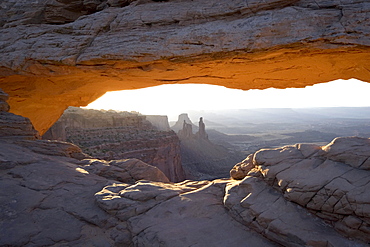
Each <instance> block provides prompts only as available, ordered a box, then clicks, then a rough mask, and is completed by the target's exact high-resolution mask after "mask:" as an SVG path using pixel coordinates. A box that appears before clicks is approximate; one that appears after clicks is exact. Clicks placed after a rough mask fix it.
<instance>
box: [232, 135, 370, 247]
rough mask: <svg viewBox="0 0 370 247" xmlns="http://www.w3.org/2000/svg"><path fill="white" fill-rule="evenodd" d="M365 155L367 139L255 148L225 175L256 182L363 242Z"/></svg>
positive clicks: (369, 228)
mask: <svg viewBox="0 0 370 247" xmlns="http://www.w3.org/2000/svg"><path fill="white" fill-rule="evenodd" d="M369 156H370V141H369V139H366V138H358V137H345V138H344V137H343V138H336V139H335V140H333V142H331V143H330V144H328V145H326V146H324V147H319V146H315V145H310V144H297V145H295V146H286V147H283V148H278V149H266V150H260V151H257V152H256V153H254V154H252V155H250V156H249V157H248V158H247V159H246V160H245V161H243V162H241V163H239V164H237V165H236V166H235V167H234V168H233V170H232V171H231V172H230V173H231V176H232V177H234V178H235V179H242V178H244V177H245V178H244V180H245V181H249V180H250V179H252V178H251V177H250V176H252V177H256V178H259V180H261V181H264V183H266V184H268V185H269V186H272V187H273V188H274V189H275V190H277V191H279V192H280V193H281V194H282V195H283V196H284V198H285V199H287V200H288V201H291V202H294V203H296V204H298V205H300V206H302V207H304V208H306V209H307V210H308V211H310V212H311V213H313V214H315V215H317V216H318V217H320V218H322V219H324V220H325V221H326V222H327V223H330V224H331V225H332V226H334V228H335V229H336V230H337V231H339V232H341V233H342V234H343V235H345V236H349V237H352V238H357V239H361V240H364V241H366V242H369V241H370V238H369V233H370V217H369V216H370V214H369V213H370V212H369V209H370V207H369V200H370V194H369V193H370V192H369V191H370V187H369V186H370V182H369V179H370V173H369V167H368V164H367V163H368V161H367V160H368V158H369ZM256 178H254V179H256ZM260 183H261V182H260ZM264 186H265V185H264ZM334 246H336V245H335V244H334Z"/></svg>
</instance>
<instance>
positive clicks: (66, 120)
mask: <svg viewBox="0 0 370 247" xmlns="http://www.w3.org/2000/svg"><path fill="white" fill-rule="evenodd" d="M147 119H150V120H151V121H148V120H147ZM164 121H167V117H165V116H149V117H148V118H147V116H144V115H141V114H139V113H135V112H115V111H98V110H91V109H81V108H77V107H70V108H68V109H67V110H66V111H65V112H64V114H63V115H62V117H61V118H60V119H59V120H58V121H57V122H56V123H55V124H54V125H53V126H52V127H51V128H50V129H49V130H48V131H47V132H46V133H45V134H44V135H43V139H49V140H59V141H68V142H71V143H73V144H76V145H77V146H79V147H80V148H81V149H82V151H83V152H84V153H86V154H89V155H91V156H93V157H95V158H98V159H102V160H107V161H109V160H121V159H128V158H136V159H139V160H141V161H144V162H145V163H148V164H150V165H152V166H155V167H157V168H159V169H160V170H161V171H162V172H163V173H164V174H165V175H166V176H167V177H168V178H169V179H170V181H172V182H180V181H183V180H184V179H185V174H184V171H183V168H182V165H181V151H180V141H179V138H178V137H177V135H176V133H175V132H173V131H171V130H170V129H169V124H168V122H167V124H165V123H164ZM152 123H154V125H157V126H159V127H160V128H162V129H165V131H164V130H158V128H157V127H154V126H153V124H152Z"/></svg>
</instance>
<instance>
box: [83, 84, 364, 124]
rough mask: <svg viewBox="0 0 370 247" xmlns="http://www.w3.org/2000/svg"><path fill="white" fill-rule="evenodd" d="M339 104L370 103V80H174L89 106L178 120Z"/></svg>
mask: <svg viewBox="0 0 370 247" xmlns="http://www.w3.org/2000/svg"><path fill="white" fill-rule="evenodd" d="M336 106H370V83H366V82H362V81H359V80H355V79H351V80H336V81H332V82H328V83H321V84H316V85H314V86H309V87H306V88H288V89H274V88H269V89H265V90H248V91H242V90H237V89H228V88H225V87H221V86H212V85H204V84H182V85H179V84H171V85H162V86H156V87H151V88H144V89H137V90H125V91H114V92H107V93H106V94H105V95H103V96H102V97H101V98H99V99H97V100H96V101H94V102H92V103H91V104H89V105H88V106H87V108H91V109H98V110H100V109H105V110H109V109H113V110H120V111H138V112H140V113H142V114H147V115H149V114H153V115H154V114H155V115H168V116H169V119H170V120H175V119H176V118H177V116H178V115H179V114H181V113H183V112H186V111H187V110H215V109H247V108H302V107H336Z"/></svg>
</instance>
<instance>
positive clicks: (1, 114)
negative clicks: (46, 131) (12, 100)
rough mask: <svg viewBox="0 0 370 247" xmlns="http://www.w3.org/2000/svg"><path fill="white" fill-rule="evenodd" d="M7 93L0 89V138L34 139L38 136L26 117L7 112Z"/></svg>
mask: <svg viewBox="0 0 370 247" xmlns="http://www.w3.org/2000/svg"><path fill="white" fill-rule="evenodd" d="M7 100H8V94H6V93H4V91H3V90H1V89H0V138H12V139H14V138H19V139H28V140H34V139H38V138H40V136H39V134H38V132H37V131H36V130H35V129H34V128H33V126H32V123H31V121H30V120H29V119H28V118H25V117H22V116H18V115H15V114H13V113H10V112H9V105H8V103H7V102H6V101H7Z"/></svg>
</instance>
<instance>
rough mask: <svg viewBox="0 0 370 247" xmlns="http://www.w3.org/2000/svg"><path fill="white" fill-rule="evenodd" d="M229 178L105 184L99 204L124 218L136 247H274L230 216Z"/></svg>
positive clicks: (98, 199)
mask: <svg viewBox="0 0 370 247" xmlns="http://www.w3.org/2000/svg"><path fill="white" fill-rule="evenodd" d="M226 182H227V181H221V180H219V181H214V182H208V181H203V182H190V181H184V182H183V183H178V184H163V183H149V182H145V181H143V182H138V183H137V184H135V185H132V186H127V185H115V186H107V187H105V188H104V190H102V191H101V192H99V193H97V194H96V198H97V202H98V205H99V206H100V207H102V208H103V209H104V210H106V211H107V212H109V213H110V214H113V215H116V216H117V217H118V218H119V219H120V220H127V222H128V225H129V229H130V232H131V233H132V236H133V239H132V240H133V243H134V245H135V246H174V247H176V246H178V247H180V246H192V245H195V246H220V247H221V246H275V245H274V244H273V243H271V242H269V241H267V240H266V239H264V238H263V237H260V236H258V235H256V234H255V233H254V232H250V231H248V230H247V229H245V228H244V226H243V225H241V224H240V223H238V222H236V221H235V220H233V219H232V218H231V217H230V216H229V215H228V213H227V210H226V209H225V208H224V207H223V204H222V196H223V190H224V187H225V183H226Z"/></svg>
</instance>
